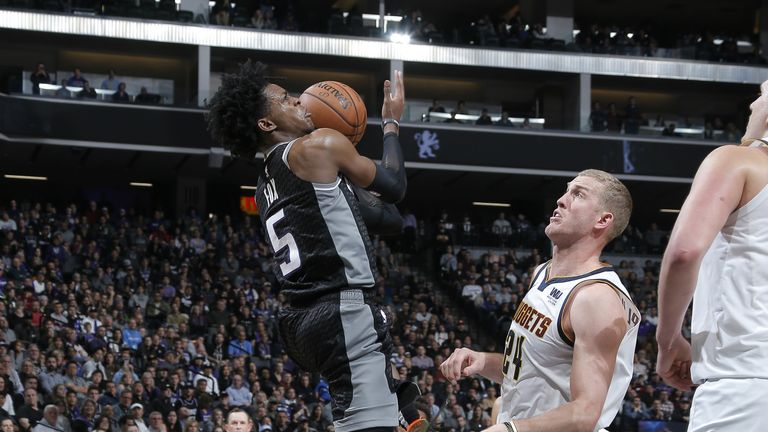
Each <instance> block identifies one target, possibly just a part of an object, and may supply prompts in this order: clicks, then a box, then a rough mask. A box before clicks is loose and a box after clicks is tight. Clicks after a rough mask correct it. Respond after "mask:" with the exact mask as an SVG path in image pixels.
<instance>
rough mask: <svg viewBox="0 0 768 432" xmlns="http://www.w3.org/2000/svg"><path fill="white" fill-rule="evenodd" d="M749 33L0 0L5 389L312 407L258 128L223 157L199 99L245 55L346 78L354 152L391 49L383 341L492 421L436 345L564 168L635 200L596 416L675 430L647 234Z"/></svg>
mask: <svg viewBox="0 0 768 432" xmlns="http://www.w3.org/2000/svg"><path fill="white" fill-rule="evenodd" d="M763 42H768V1H766V0H750V1H746V0H734V1H727V2H726V1H716V0H699V1H696V2H693V1H682V0H670V1H664V0H648V1H642V2H630V1H624V0H547V1H536V0H508V1H491V0H476V1H472V2H466V1H444V0H443V1H438V0H425V1H409V2H406V1H393V0H380V1H375V0H339V1H336V2H329V1H327V0H261V1H259V0H237V1H235V0H215V1H208V0H0V297H1V300H2V301H1V302H0V357H2V358H0V360H2V362H0V386H1V387H0V395H2V396H0V401H4V402H2V403H1V404H0V408H2V409H0V417H10V418H12V419H13V420H14V425H13V427H14V428H16V430H18V431H22V432H24V431H27V430H31V431H34V432H50V430H54V431H56V432H83V431H86V430H87V431H88V432H91V431H96V430H98V431H100V432H119V431H120V430H124V429H121V428H124V427H125V423H126V421H128V420H131V419H132V420H134V421H135V422H136V423H137V425H140V427H139V429H140V432H148V431H152V432H164V431H168V432H181V431H184V432H221V431H223V430H224V429H223V427H224V426H223V422H222V416H223V415H224V414H225V413H226V412H227V411H228V410H229V409H230V408H231V407H234V406H241V407H243V408H246V409H247V411H248V412H249V413H250V414H251V417H252V418H253V420H254V422H255V425H254V430H256V428H258V431H259V432H262V431H265V430H274V431H280V432H284V431H289V432H292V431H302V432H306V431H313V430H314V431H318V432H325V431H329V430H332V429H333V425H332V422H331V417H330V405H329V400H330V398H329V392H328V384H327V383H326V382H325V381H324V380H323V379H322V377H320V376H318V375H314V374H308V373H306V372H305V371H302V370H301V369H300V368H299V367H298V366H297V365H296V364H294V363H293V362H292V361H291V360H290V359H289V358H288V357H287V355H286V354H285V352H284V350H283V347H282V345H281V341H280V338H279V335H278V331H277V324H276V314H277V312H278V310H279V309H280V308H281V307H283V299H282V297H281V296H280V294H279V292H278V290H277V288H276V286H275V285H274V278H273V276H272V273H271V271H270V269H269V265H270V259H271V257H270V251H269V247H268V243H267V242H266V240H265V237H264V233H263V232H262V229H261V223H260V222H259V217H258V212H259V209H258V208H257V206H256V205H255V203H254V200H253V194H254V189H255V186H256V182H257V178H258V173H259V172H260V170H261V168H262V158H263V156H262V155H259V156H258V157H257V158H256V159H254V160H242V159H235V158H233V157H231V155H230V154H229V152H227V151H225V150H224V149H223V148H221V147H218V146H217V145H216V144H215V143H214V142H213V141H212V139H211V137H210V135H209V133H208V131H207V125H206V122H205V110H204V104H205V101H206V100H209V99H210V98H211V96H212V95H213V94H214V93H215V91H216V89H217V88H218V87H219V85H220V83H221V77H222V75H223V74H226V73H229V72H234V71H235V70H237V68H238V64H240V63H242V62H243V61H245V60H246V59H252V60H254V61H261V62H264V63H266V64H268V65H269V75H270V79H271V80H272V81H273V82H275V83H277V84H279V85H281V86H282V87H284V88H286V89H287V90H288V91H289V92H290V93H291V94H293V95H299V94H301V92H302V91H303V89H305V88H307V87H308V86H309V85H311V84H313V83H315V82H317V81H321V80H335V81H340V82H343V83H346V84H347V85H349V86H351V87H353V88H354V89H355V90H357V92H358V93H360V95H361V96H362V98H363V100H364V101H365V104H366V108H367V111H368V126H367V130H366V133H365V136H364V138H363V140H362V142H361V144H360V145H359V147H358V150H359V151H360V152H361V153H362V154H364V155H366V156H369V157H371V158H372V159H379V158H380V157H381V142H382V141H381V126H380V123H381V104H382V101H383V97H382V92H381V86H382V83H383V81H384V80H385V79H388V78H389V77H390V74H391V73H392V71H393V70H395V69H399V70H403V71H404V74H405V83H406V99H407V105H406V110H405V113H404V115H403V118H402V121H401V123H402V124H401V129H400V140H401V144H402V148H403V152H404V155H405V158H406V168H407V176H408V191H407V195H406V198H405V200H404V201H403V202H402V203H400V204H399V205H398V207H399V209H400V211H401V213H402V214H403V217H404V221H405V224H404V229H403V231H402V233H401V234H399V235H397V236H391V237H381V238H379V237H376V238H374V239H372V240H373V242H374V243H373V244H374V247H375V254H376V259H377V263H378V268H379V273H380V274H379V284H378V291H377V299H378V300H379V301H380V302H382V303H383V304H385V305H386V306H387V308H388V310H389V314H390V316H391V317H392V318H393V319H394V321H395V324H394V326H393V328H392V337H393V343H394V355H393V358H392V365H393V367H395V368H397V369H398V370H399V371H400V374H401V375H403V376H405V377H407V378H408V379H411V380H413V381H414V382H416V383H417V384H418V385H419V386H420V387H421V390H422V394H423V395H424V398H423V400H424V401H425V402H424V406H425V407H426V408H425V410H426V411H428V413H427V414H428V416H429V417H430V418H431V419H432V427H433V429H434V430H438V431H443V432H449V431H455V432H465V431H468V430H477V431H479V430H482V429H485V428H486V427H488V426H489V425H491V424H492V420H491V418H490V414H491V408H492V406H493V402H494V400H495V398H496V397H497V396H498V394H499V393H500V389H499V387H498V385H497V384H494V383H492V382H490V381H487V380H484V379H482V378H479V377H477V378H467V379H465V380H463V381H460V382H459V383H458V385H456V386H454V385H452V384H450V383H448V382H446V380H445V378H444V377H443V376H442V374H441V372H440V370H439V368H438V367H437V366H438V365H439V364H440V363H441V362H442V361H443V360H445V359H446V358H447V356H449V355H450V353H451V352H453V350H454V349H455V348H459V347H462V346H464V347H470V348H473V349H478V350H485V351H501V350H503V347H504V338H505V335H506V331H507V329H508V328H509V325H510V322H511V319H512V316H513V315H514V313H515V311H516V309H517V306H518V303H519V300H520V299H522V297H523V296H524V295H525V292H526V290H527V287H528V283H529V281H530V278H531V277H532V276H533V275H532V274H531V270H532V269H533V268H534V266H535V265H537V264H539V263H542V262H544V261H546V260H547V259H549V257H550V255H551V247H550V244H549V242H548V240H547V238H546V237H545V236H544V227H545V226H546V224H547V223H548V220H549V216H550V215H551V213H552V210H553V209H554V208H555V206H556V204H555V202H556V200H557V198H558V197H559V196H560V195H561V194H562V193H563V191H564V190H565V187H566V182H568V181H569V180H570V179H572V178H573V177H574V176H575V175H576V174H577V173H578V172H580V171H581V170H584V169H587V168H598V169H602V170H605V171H608V172H611V173H613V174H615V175H616V176H617V177H618V178H619V179H621V180H622V181H623V182H624V183H625V184H626V185H627V186H628V188H629V190H630V192H631V193H632V196H633V199H634V202H635V209H634V212H633V216H632V218H631V221H630V226H629V227H628V228H627V230H626V231H625V232H624V233H623V235H621V236H620V237H619V238H617V239H616V240H614V241H613V242H612V243H611V244H609V246H608V247H607V248H606V253H605V255H604V257H603V259H604V260H605V261H607V262H610V263H611V264H613V265H614V266H615V267H616V269H617V271H618V272H619V274H620V276H621V277H622V279H623V280H624V284H625V285H626V287H627V288H628V289H629V291H630V293H631V295H632V297H633V300H634V302H635V303H636V305H637V306H638V308H639V309H640V312H641V313H642V322H641V324H640V330H639V338H638V343H637V348H636V357H635V362H634V377H633V379H632V382H631V385H630V387H629V389H628V390H627V393H626V397H625V400H624V403H623V406H622V408H621V410H620V412H619V414H618V415H617V416H616V419H615V421H614V423H613V425H612V426H611V428H610V430H613V431H656V430H670V431H679V430H685V428H686V427H687V421H688V415H689V411H690V399H691V397H692V396H693V394H692V393H684V392H681V391H679V390H674V389H672V388H670V387H668V386H666V385H665V384H664V383H663V382H662V381H661V380H660V379H659V377H658V376H657V375H656V374H655V372H654V371H655V360H656V346H655V339H654V334H655V328H656V324H657V322H658V316H657V308H656V297H657V292H656V283H657V280H658V276H659V266H660V260H661V255H662V253H663V251H664V248H665V246H666V241H667V239H668V237H669V233H670V230H671V228H672V226H673V224H674V222H675V218H676V215H677V212H679V209H680V206H681V205H682V203H683V201H684V199H685V197H686V195H687V193H688V191H689V189H690V186H691V181H692V178H693V175H694V174H695V172H696V169H697V167H698V165H699V164H700V163H701V161H702V159H703V158H704V157H705V156H706V155H707V154H708V153H709V152H710V151H712V150H713V149H714V148H716V147H717V146H721V145H726V144H733V143H738V142H739V140H740V139H741V137H742V135H743V131H744V128H745V126H746V121H747V118H748V117H749V104H750V102H751V101H752V100H753V99H754V98H755V95H756V94H757V93H758V92H759V85H760V83H761V82H763V81H764V80H765V79H766V78H768V69H766V57H765V52H764V50H762V43H763ZM476 287H479V289H475V288H476ZM686 336H687V337H688V336H690V335H689V334H686ZM206 366H210V369H209V368H207V367H206ZM201 383H202V384H201ZM38 405H39V407H40V408H38ZM47 405H54V406H57V407H58V418H57V420H56V422H55V425H49V426H46V425H45V424H44V423H38V422H40V421H42V419H43V410H42V407H45V406H47ZM33 406H34V409H33ZM36 425H37V426H36ZM665 428H666V429H665ZM3 431H4V432H10V431H6V429H3Z"/></svg>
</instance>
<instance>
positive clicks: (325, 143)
mask: <svg viewBox="0 0 768 432" xmlns="http://www.w3.org/2000/svg"><path fill="white" fill-rule="evenodd" d="M297 144H301V145H302V146H305V147H308V148H313V149H319V150H329V149H332V148H334V147H336V146H339V145H344V144H347V145H349V144H351V143H350V142H349V140H348V139H347V137H345V136H344V135H343V134H341V133H340V132H339V131H337V130H335V129H329V128H319V129H315V130H314V131H312V132H310V133H308V134H307V135H304V136H303V137H301V138H299V139H298V140H297Z"/></svg>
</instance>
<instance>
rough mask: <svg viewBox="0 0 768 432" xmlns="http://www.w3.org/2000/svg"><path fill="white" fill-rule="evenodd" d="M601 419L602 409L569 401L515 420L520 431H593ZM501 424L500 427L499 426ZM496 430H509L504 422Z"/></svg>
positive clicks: (499, 431) (500, 431) (497, 431)
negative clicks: (537, 413) (534, 414)
mask: <svg viewBox="0 0 768 432" xmlns="http://www.w3.org/2000/svg"><path fill="white" fill-rule="evenodd" d="M599 419H600V410H598V409H596V408H594V407H592V408H590V407H589V406H588V405H587V404H585V403H580V402H577V401H573V402H568V403H566V404H564V405H561V406H559V407H557V408H555V409H553V410H551V411H547V412H546V413H544V414H541V415H538V416H535V417H530V418H526V419H515V420H513V422H514V424H515V427H516V428H517V431H518V432H559V431H566V430H567V431H571V432H580V431H584V432H592V431H594V430H595V426H597V421H598V420H599ZM499 426H500V428H499ZM494 428H496V429H495V431H491V430H489V432H507V428H506V426H505V425H504V424H503V423H500V424H497V425H496V426H494ZM492 429H493V428H492Z"/></svg>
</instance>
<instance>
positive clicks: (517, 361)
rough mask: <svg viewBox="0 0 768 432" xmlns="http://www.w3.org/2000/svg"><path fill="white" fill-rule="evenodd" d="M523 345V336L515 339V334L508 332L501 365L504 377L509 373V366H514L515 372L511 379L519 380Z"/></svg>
mask: <svg viewBox="0 0 768 432" xmlns="http://www.w3.org/2000/svg"><path fill="white" fill-rule="evenodd" d="M523 343H525V336H523V335H520V336H518V337H515V332H513V331H512V330H510V331H509V333H508V334H507V340H506V342H504V345H505V346H504V364H503V365H502V367H501V370H502V371H504V376H507V374H508V373H509V366H510V365H514V366H515V370H514V372H513V375H512V378H513V379H514V380H515V381H517V379H518V378H520V368H521V367H522V366H523ZM513 351H514V355H513Z"/></svg>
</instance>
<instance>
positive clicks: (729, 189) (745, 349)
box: [656, 81, 768, 432]
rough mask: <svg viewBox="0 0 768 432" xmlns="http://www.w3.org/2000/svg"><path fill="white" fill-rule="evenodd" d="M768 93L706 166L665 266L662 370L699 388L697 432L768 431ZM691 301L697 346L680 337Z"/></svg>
mask: <svg viewBox="0 0 768 432" xmlns="http://www.w3.org/2000/svg"><path fill="white" fill-rule="evenodd" d="M760 89H761V91H762V93H761V95H760V96H758V97H757V99H755V101H754V102H752V105H750V109H751V110H752V114H751V115H750V117H749V123H748V124H747V130H746V133H745V135H744V138H743V139H742V145H741V146H731V145H728V146H723V147H720V148H718V149H716V150H714V151H713V152H712V153H710V154H709V156H707V157H706V159H704V162H702V164H701V166H700V167H699V170H698V172H697V173H696V176H695V178H694V180H693V185H692V186H691V192H690V194H689V195H688V198H687V199H686V200H685V203H684V204H683V207H682V209H681V210H680V215H679V216H678V218H677V222H676V223H675V227H674V229H673V230H672V236H671V238H670V241H669V245H668V246H667V251H666V252H665V254H664V260H663V261H662V266H661V275H660V278H659V326H658V328H657V330H656V338H657V340H658V343H659V357H658V362H657V364H656V370H657V371H658V373H659V375H660V376H661V377H662V378H664V380H665V381H666V382H667V383H668V384H670V385H672V386H674V387H676V388H679V389H682V390H690V388H691V386H692V385H693V384H700V387H699V388H698V389H697V390H696V393H695V395H694V398H693V406H692V408H691V420H690V422H689V426H688V430H689V431H739V432H749V431H763V430H765V429H763V428H766V427H768V426H766V425H768V410H767V409H765V408H766V406H768V405H766V400H768V187H767V186H766V185H768V147H766V145H767V144H766V143H768V81H766V82H764V83H763V84H762V85H761V86H760ZM691 299H693V321H692V323H691V342H692V344H693V347H691V344H689V343H688V341H686V340H685V339H684V338H683V336H682V334H681V332H680V331H681V328H682V325H683V319H684V316H685V311H686V309H687V308H688V305H689V304H690V303H691Z"/></svg>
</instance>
